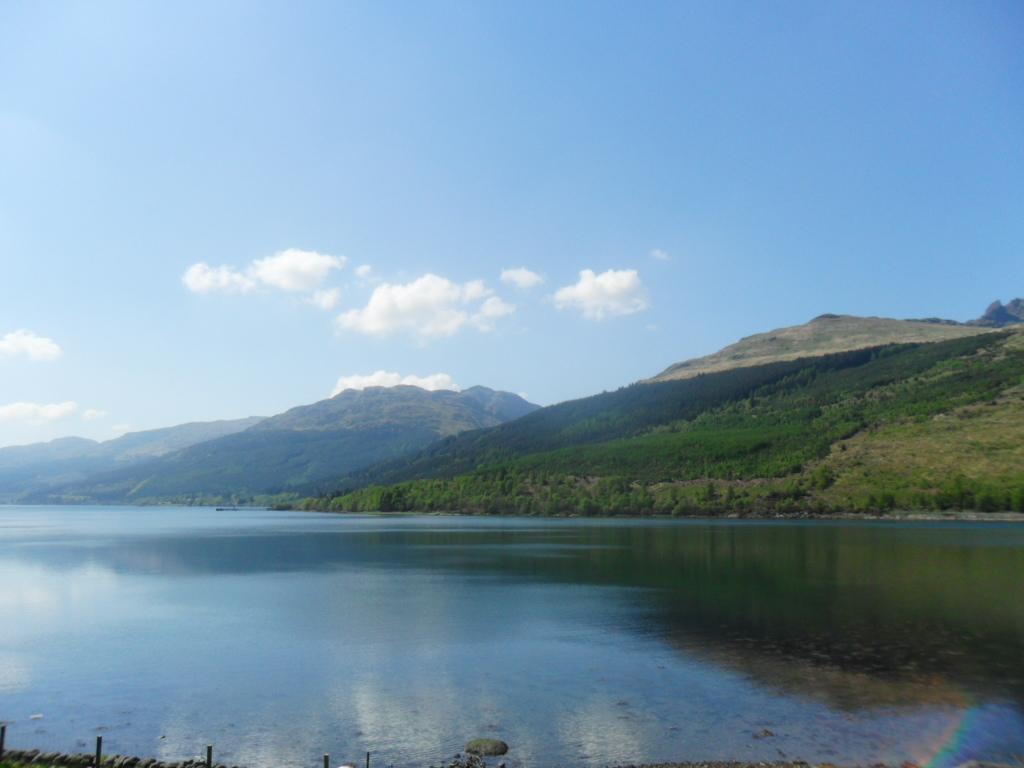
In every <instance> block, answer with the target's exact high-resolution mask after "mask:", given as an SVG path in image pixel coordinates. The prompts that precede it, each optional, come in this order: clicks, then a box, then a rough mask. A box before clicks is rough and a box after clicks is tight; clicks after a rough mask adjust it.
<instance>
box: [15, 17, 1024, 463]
mask: <svg viewBox="0 0 1024 768" xmlns="http://www.w3.org/2000/svg"><path fill="white" fill-rule="evenodd" d="M1022 39H1024V7H1022V6H1021V5H1020V4H1019V3H1013V2H993V3H987V4H968V3H959V4H956V3H943V4H938V3H925V2H910V3H904V4H900V5H898V6H891V7H890V6H883V5H881V4H876V5H866V4H854V3H846V4H831V5H828V6H819V5H812V4H809V3H796V2H789V3H783V4H774V5H771V6H760V7H759V6H752V5H745V4H739V3H734V4H733V3H701V4H677V3H650V4H645V5H644V6H643V7H642V9H640V10H638V9H637V7H636V6H635V5H632V4H627V3H563V4H558V5H557V6H553V7H552V6H550V5H548V4H543V3H525V4H523V3H517V4H514V5H507V6H501V5H496V4H489V5H474V4H458V3H448V2H437V3H431V4H420V5H398V4H378V3H348V4H344V5H342V4H336V3H327V2H323V3H319V2H313V3H304V4H302V5H301V6H296V5H294V4H289V3H268V4H261V5H260V6H258V7H255V6H251V5H250V4H247V3H242V2H224V3H218V4H216V5H212V6H211V5H209V4H203V3H196V2H184V3H173V4H172V3H166V4H144V5H143V4H132V3H114V2H99V3H76V2H65V3H52V4H37V3H29V2H12V3H6V4H4V5H3V6H2V7H0V96H2V98H0V169H2V178H3V182H4V183H3V184H2V185H0V269H2V271H0V446H2V445H11V444H18V443H28V442H36V441H40V440H48V439H51V438H54V437H57V436H61V435H71V434H75V435H83V436H87V437H92V438H96V439H108V438H110V437H114V436H116V435H117V434H120V433H121V432H124V431H126V430H128V429H133V430H134V429H145V428H153V427H159V426H166V425H170V424H175V423H180V422H186V421H196V420H212V419H226V418H238V417H243V416H249V415H256V414H259V415H270V414H273V413H276V412H280V411H283V410H285V409H287V408H289V407H291V406H294V405H297V404H300V403H308V402H312V401H315V400H318V399H321V398H323V397H327V396H329V395H330V394H331V393H332V391H335V390H336V389H338V388H340V387H343V386H345V384H346V383H348V384H350V385H364V384H366V383H385V384H388V383H396V382H403V381H404V382H406V383H420V384H427V385H428V386H446V387H447V386H462V387H467V386H471V385H474V384H483V385H486V386H489V387H493V388H496V389H504V390H509V391H513V392H520V393H524V394H525V395H527V396H528V397H529V398H530V399H531V400H533V401H535V402H539V403H542V404H546V403H551V402H556V401H559V400H564V399H567V398H571V397H577V396H582V395H586V394H590V393H593V392H597V391H600V390H602V389H612V388H615V387H618V386H621V385H622V384H625V383H628V382H630V381H634V380H637V379H641V378H645V377H648V376H652V375H654V374H656V373H657V372H659V371H661V370H662V369H663V368H664V367H665V366H666V365H668V364H670V363H673V362H675V361H678V360H681V359H684V358H687V357H693V356H697V355H702V354H706V353H708V352H711V351H714V350H715V349H718V348H720V347H722V346H724V345H726V344H728V343H730V342H732V341H735V340H736V339H737V338H739V337H741V336H746V335H749V334H752V333H757V332H760V331H764V330H767V329H769V328H773V327H779V326H786V325H794V324H798V323H802V322H805V321H806V320H808V319H810V318H811V317H814V316H815V315H818V314H821V313H824V312H839V313H850V314H859V315H881V316H895V317H928V316H943V317H950V318H953V319H958V320H966V319H968V318H971V317H975V316H977V315H978V314H979V313H980V311H981V310H982V309H983V308H984V307H985V306H986V305H987V304H988V303H989V302H990V301H991V300H993V299H995V298H1001V299H1004V300H1005V299H1010V298H1013V297H1014V296H1019V295H1021V294H1022V293H1024V257H1022V254H1024V248H1022V244H1024V101H1022V100H1021V99H1020V94H1021V93H1024V49H1022V47H1021V46H1020V41H1021V40H1022ZM381 372H383V373H381ZM570 372H571V375H567V373H570Z"/></svg>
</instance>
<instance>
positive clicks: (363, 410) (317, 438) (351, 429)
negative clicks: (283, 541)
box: [33, 386, 538, 502]
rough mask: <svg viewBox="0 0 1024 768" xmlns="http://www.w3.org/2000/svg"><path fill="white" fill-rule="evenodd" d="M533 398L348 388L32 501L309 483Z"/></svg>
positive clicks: (250, 490) (211, 497)
mask: <svg viewBox="0 0 1024 768" xmlns="http://www.w3.org/2000/svg"><path fill="white" fill-rule="evenodd" d="M537 407H538V406H535V405H533V404H531V403H528V402H526V401H525V400H523V399H522V398H521V397H519V396H518V395H513V394H510V393H507V392H496V391H494V390H491V389H487V388H486V387H473V388H471V389H468V390H465V391H462V392H454V391H450V390H439V391H428V390H424V389H420V388H419V387H413V386H397V387H389V388H385V387H369V388H367V389H362V390H354V389H348V390H345V391H343V392H340V393H339V394H337V395H335V396H334V397H332V398H329V399H327V400H321V401H319V402H316V403H313V404H311V405H303V406H299V407H296V408H292V409H290V410H288V411H285V412H284V413H281V414H278V415H276V416H272V417H270V418H267V419H263V420H261V421H260V422H258V423H256V424H254V425H252V426H251V427H249V428H248V429H245V430H243V431H239V432H237V433H235V434H231V435H227V436H224V437H220V438H217V439H214V440H208V441H204V442H201V443H197V444H194V445H191V446H188V447H186V448H183V449H182V450H178V451H174V452H171V453H168V454H166V455H164V456H162V457H160V458H157V459H154V460H151V461H147V462H142V463H138V464H134V465H132V466H129V467H126V468H124V469H117V470H114V471H109V472H101V473H97V474H95V475H92V476H89V477H88V478H85V479H83V480H80V481H76V482H71V483H67V484H64V485H62V486H60V487H58V488H54V489H51V490H50V491H49V492H48V493H46V494H41V495H38V496H36V497H35V498H34V499H33V500H35V501H62V502H68V501H114V502H120V501H131V502H152V501H169V500H173V501H181V502H192V501H196V500H206V501H221V500H236V501H237V500H245V499H250V498H252V497H253V496H260V495H264V496H265V495H275V494H290V493H296V492H303V493H309V492H310V491H311V490H315V489H316V488H317V487H318V484H320V483H323V482H324V481H326V480H330V479H334V478H337V477H342V476H345V475H348V474H350V473H352V472H355V471H357V470H359V469H361V468H363V467H365V466H367V465H368V464H371V463H374V462H378V461H383V460H386V459H391V458H394V457H396V456H400V455H402V454H405V453H409V452H411V451H415V450H419V449H421V448H423V447H425V446H427V445H429V444H430V443H433V442H435V441H436V440H438V439H440V438H443V437H446V436H450V435H457V434H460V433H462V432H466V431H469V430H478V429H481V428H484V427H491V426H495V425H497V424H501V423H502V422H504V421H507V420H509V419H514V418H517V417H518V416H520V415H522V414H524V413H528V412H530V411H532V410H535V409H536V408H537Z"/></svg>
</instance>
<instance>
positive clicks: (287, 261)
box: [249, 248, 348, 293]
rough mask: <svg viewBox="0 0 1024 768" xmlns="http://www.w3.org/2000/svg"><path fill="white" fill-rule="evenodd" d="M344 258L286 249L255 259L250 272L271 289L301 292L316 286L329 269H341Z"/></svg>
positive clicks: (343, 264) (321, 281)
mask: <svg viewBox="0 0 1024 768" xmlns="http://www.w3.org/2000/svg"><path fill="white" fill-rule="evenodd" d="M347 261H348V259H346V258H345V257H344V256H328V255H326V254H323V253H317V252H316V251H303V250H300V249H298V248H289V249H287V250H285V251H279V252H278V253H275V254H274V255H273V256H267V257H266V258H265V259H256V261H254V262H253V263H252V266H250V267H249V274H250V275H252V277H253V278H255V279H256V280H259V281H260V282H261V283H263V284H264V285H267V286H270V287H271V288H278V289H280V290H282V291H289V292H291V293H301V292H308V291H312V290H315V289H316V288H318V287H319V286H320V284H321V283H323V281H324V280H326V279H327V276H328V275H329V274H330V272H331V270H332V269H341V268H342V267H344V266H345V262H347Z"/></svg>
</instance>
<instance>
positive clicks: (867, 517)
mask: <svg viewBox="0 0 1024 768" xmlns="http://www.w3.org/2000/svg"><path fill="white" fill-rule="evenodd" d="M239 509H245V507H239ZM250 509H270V510H277V511H281V512H316V513H318V514H325V515H373V516H376V517H494V518H510V519H511V518H515V519H519V520H679V521H681V522H682V521H686V520H704V521H715V520H751V521H762V522H763V521H772V520H778V521H794V520H843V521H857V520H864V521H869V522H886V521H891V522H900V523H905V522H943V521H945V522H991V523H1024V512H967V511H959V512H958V511H951V512H889V513H885V514H879V513H877V512H824V513H817V512H773V513H768V512H764V513H757V512H754V513H750V514H743V513H736V512H730V513H729V514H724V515H658V514H653V515H579V514H564V515H498V514H488V513H483V512H459V511H451V510H448V511H442V510H430V511H423V512H416V511H386V512H385V511H382V510H375V511H368V512H362V511H358V512H357V511H354V510H345V509H299V508H297V507H293V506H284V505H281V506H270V507H260V506H253V507H250ZM666 765H675V763H671V764H668V763H666ZM695 765H697V764H695Z"/></svg>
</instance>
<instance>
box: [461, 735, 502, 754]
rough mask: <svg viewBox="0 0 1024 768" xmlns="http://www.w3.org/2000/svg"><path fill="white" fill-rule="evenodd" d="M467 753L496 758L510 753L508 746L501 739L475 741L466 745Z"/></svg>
mask: <svg viewBox="0 0 1024 768" xmlns="http://www.w3.org/2000/svg"><path fill="white" fill-rule="evenodd" d="M466 752H468V753H469V754H471V755H478V756H480V757H495V756H497V755H504V754H505V753H506V752H508V744H506V743H505V742H504V741H501V740H500V739H473V740H472V741H470V742H468V743H467V744H466Z"/></svg>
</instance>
